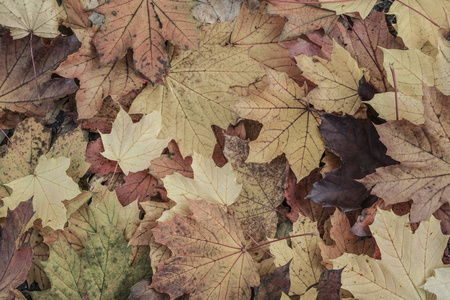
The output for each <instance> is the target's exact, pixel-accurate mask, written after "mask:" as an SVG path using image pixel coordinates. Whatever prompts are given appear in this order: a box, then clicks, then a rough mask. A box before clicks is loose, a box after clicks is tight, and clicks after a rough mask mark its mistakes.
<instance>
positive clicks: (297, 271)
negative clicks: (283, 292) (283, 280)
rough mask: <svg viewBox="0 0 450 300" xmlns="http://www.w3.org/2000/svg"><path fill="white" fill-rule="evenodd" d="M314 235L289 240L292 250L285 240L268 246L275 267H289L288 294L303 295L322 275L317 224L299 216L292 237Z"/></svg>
mask: <svg viewBox="0 0 450 300" xmlns="http://www.w3.org/2000/svg"><path fill="white" fill-rule="evenodd" d="M304 233H314V234H316V235H314V236H301V237H295V238H292V239H291V244H292V248H291V247H289V246H288V244H287V242H286V241H285V240H283V241H279V242H276V243H272V244H270V253H272V254H273V256H274V257H275V261H274V263H275V266H277V267H280V266H283V265H285V264H287V263H288V262H289V261H290V260H291V259H292V262H291V264H290V265H289V276H290V279H291V288H290V290H289V294H296V295H303V294H305V293H306V291H307V289H308V288H309V287H310V286H311V285H313V284H315V283H317V282H318V281H319V278H320V274H321V273H322V270H323V266H322V265H321V264H320V261H321V260H322V258H321V256H320V248H319V242H320V238H319V232H318V231H317V222H313V221H311V220H310V219H309V218H307V217H304V216H301V215H300V216H299V218H298V220H297V221H296V222H295V223H294V224H293V231H292V233H291V236H292V235H297V234H304Z"/></svg>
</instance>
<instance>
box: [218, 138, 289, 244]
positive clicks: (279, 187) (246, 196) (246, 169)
mask: <svg viewBox="0 0 450 300" xmlns="http://www.w3.org/2000/svg"><path fill="white" fill-rule="evenodd" d="M248 143H249V141H243V140H241V139H240V138H239V137H236V136H231V137H230V136H227V135H225V149H224V154H225V157H226V158H227V159H228V161H229V163H230V164H231V165H232V167H233V169H234V170H235V171H236V172H237V174H238V179H237V182H238V183H240V184H242V191H241V193H240V195H239V197H238V198H237V199H236V202H235V203H234V204H233V205H232V206H231V207H230V209H231V210H232V211H233V212H234V213H235V215H236V218H237V219H238V220H239V222H241V224H242V227H243V228H244V229H245V230H246V231H247V233H248V234H249V235H251V236H252V237H253V239H255V240H256V241H262V240H264V239H265V238H266V237H273V236H274V235H275V233H276V224H277V220H278V217H277V207H278V206H279V205H280V204H281V203H282V202H283V200H284V197H283V188H284V187H285V186H284V182H285V176H286V175H285V174H286V167H285V162H286V160H285V159H284V158H283V157H279V158H276V159H274V160H273V161H272V162H271V163H265V164H260V163H245V161H246V159H247V157H248V153H249V146H248Z"/></svg>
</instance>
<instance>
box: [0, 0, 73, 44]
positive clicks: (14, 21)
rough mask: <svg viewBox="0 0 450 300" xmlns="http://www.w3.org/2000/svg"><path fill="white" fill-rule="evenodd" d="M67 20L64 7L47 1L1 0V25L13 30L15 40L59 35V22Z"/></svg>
mask: <svg viewBox="0 0 450 300" xmlns="http://www.w3.org/2000/svg"><path fill="white" fill-rule="evenodd" d="M64 18H66V14H65V13H64V7H62V6H58V4H57V3H56V2H55V1H46V0H31V1H30V0H18V1H11V0H1V1H0V20H1V21H0V24H1V25H4V26H6V27H10V28H11V35H12V36H13V37H14V39H21V38H23V37H26V36H27V35H28V34H30V33H31V34H34V35H37V36H40V37H44V38H54V37H56V36H58V35H59V31H58V25H59V20H61V19H64Z"/></svg>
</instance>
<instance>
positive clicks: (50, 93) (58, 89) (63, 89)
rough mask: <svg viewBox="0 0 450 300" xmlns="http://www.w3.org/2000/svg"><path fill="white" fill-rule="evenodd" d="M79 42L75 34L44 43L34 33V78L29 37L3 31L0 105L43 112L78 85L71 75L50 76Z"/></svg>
mask: <svg viewBox="0 0 450 300" xmlns="http://www.w3.org/2000/svg"><path fill="white" fill-rule="evenodd" d="M79 45H80V44H79V43H78V41H77V39H76V37H75V36H70V37H57V38H55V39H54V40H53V41H52V42H51V43H50V45H44V44H42V41H41V39H40V38H38V37H33V39H32V47H33V57H34V62H35V65H36V79H35V77H34V70H33V64H32V62H31V54H30V39H20V40H14V41H13V40H12V38H11V37H10V35H9V34H5V35H3V36H2V38H1V41H0V53H2V60H1V61H0V78H1V79H0V107H1V108H3V109H5V108H6V109H9V110H11V111H16V112H29V113H31V114H41V115H42V114H43V113H44V112H43V110H45V108H46V107H47V106H48V105H52V104H53V103H52V101H53V100H56V99H59V98H62V97H64V96H66V95H67V94H71V93H73V92H75V91H76V90H77V85H76V84H75V82H74V81H73V79H64V78H54V79H52V78H51V73H52V72H53V71H54V70H55V69H56V68H57V66H58V65H59V64H60V63H61V62H62V61H64V60H65V59H66V58H67V56H68V55H70V54H72V53H73V52H75V51H76V50H77V49H78V48H79ZM36 84H37V86H36Z"/></svg>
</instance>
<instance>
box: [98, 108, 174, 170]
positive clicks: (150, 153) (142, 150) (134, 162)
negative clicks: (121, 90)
mask: <svg viewBox="0 0 450 300" xmlns="http://www.w3.org/2000/svg"><path fill="white" fill-rule="evenodd" d="M160 130H161V114H160V113H159V112H158V111H154V112H152V113H151V114H149V115H144V116H143V117H142V119H141V120H140V121H139V122H138V123H134V124H133V121H132V120H131V117H130V116H129V115H128V114H127V113H126V112H125V111H124V110H123V109H122V108H121V109H120V111H119V113H118V114H117V117H116V120H115V121H114V123H113V125H112V129H111V133H110V134H102V133H100V135H101V136H102V142H103V147H104V148H105V151H104V152H102V155H103V156H104V157H106V158H107V159H110V160H115V161H117V162H118V164H119V166H120V168H121V169H122V171H123V172H124V174H125V175H128V173H129V172H138V171H142V170H145V169H147V168H148V167H149V166H150V161H151V160H152V159H154V158H157V157H158V156H159V155H160V154H161V152H162V150H163V149H164V148H165V147H167V144H168V143H169V141H170V138H165V139H158V138H157V136H158V134H159V132H160Z"/></svg>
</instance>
